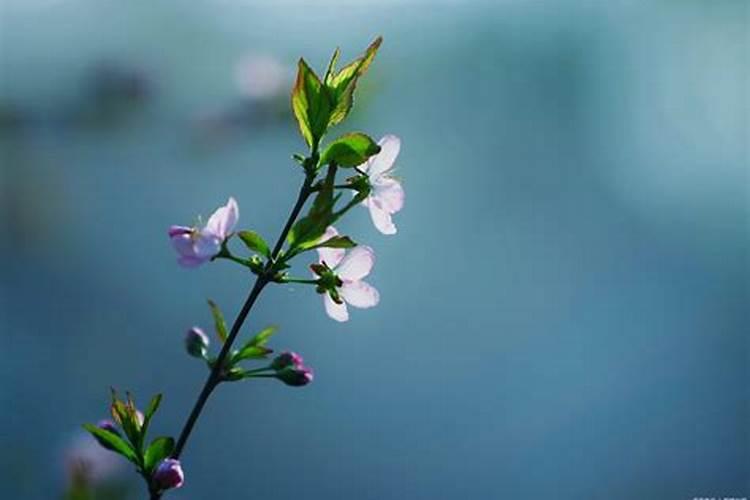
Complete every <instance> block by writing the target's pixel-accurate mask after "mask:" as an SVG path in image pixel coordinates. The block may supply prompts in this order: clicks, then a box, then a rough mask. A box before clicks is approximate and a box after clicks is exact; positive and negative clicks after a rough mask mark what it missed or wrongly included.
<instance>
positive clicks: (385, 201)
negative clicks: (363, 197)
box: [372, 176, 405, 214]
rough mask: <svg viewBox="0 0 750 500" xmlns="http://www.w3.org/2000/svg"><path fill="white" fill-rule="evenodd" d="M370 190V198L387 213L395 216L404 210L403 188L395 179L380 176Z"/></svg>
mask: <svg viewBox="0 0 750 500" xmlns="http://www.w3.org/2000/svg"><path fill="white" fill-rule="evenodd" d="M372 188H373V189H372V197H373V198H374V199H376V200H377V201H378V204H379V205H380V207H381V208H383V209H385V210H386V211H387V212H389V213H392V214H395V213H396V212H398V211H399V210H401V209H402V208H404V196H405V195H404V188H403V187H402V186H401V183H400V182H399V181H397V180H396V179H393V178H391V177H388V176H381V177H380V178H379V179H378V180H377V182H376V183H374V184H373V186H372Z"/></svg>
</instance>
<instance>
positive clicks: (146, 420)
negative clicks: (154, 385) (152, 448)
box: [141, 394, 162, 440]
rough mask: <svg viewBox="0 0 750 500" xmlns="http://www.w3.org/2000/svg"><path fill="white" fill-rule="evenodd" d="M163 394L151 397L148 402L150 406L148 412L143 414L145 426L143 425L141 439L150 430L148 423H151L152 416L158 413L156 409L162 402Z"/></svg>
mask: <svg viewBox="0 0 750 500" xmlns="http://www.w3.org/2000/svg"><path fill="white" fill-rule="evenodd" d="M161 398H162V395H161V394H157V395H156V396H154V397H153V398H151V401H150V402H149V403H148V407H147V408H146V412H145V413H144V414H143V426H142V427H141V440H142V439H143V437H144V436H146V432H147V431H148V424H149V423H151V418H152V417H153V416H154V414H155V413H156V410H158V409H159V405H160V404H161Z"/></svg>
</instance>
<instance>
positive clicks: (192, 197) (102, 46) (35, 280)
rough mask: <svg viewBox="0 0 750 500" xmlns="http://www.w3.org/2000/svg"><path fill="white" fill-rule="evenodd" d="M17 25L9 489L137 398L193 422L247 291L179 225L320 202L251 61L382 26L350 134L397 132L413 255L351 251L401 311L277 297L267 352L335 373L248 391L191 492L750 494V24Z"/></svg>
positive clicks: (266, 313) (276, 12)
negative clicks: (211, 304)
mask: <svg viewBox="0 0 750 500" xmlns="http://www.w3.org/2000/svg"><path fill="white" fill-rule="evenodd" d="M0 9H1V10H0V56H1V58H0V63H1V65H0V148H2V149H1V150H0V152H1V153H2V156H1V157H0V161H1V162H2V163H1V165H2V166H1V167H0V206H1V207H2V218H1V219H0V221H1V222H2V229H3V234H4V237H3V238H2V239H0V257H1V258H2V261H3V262H4V264H3V265H2V268H1V269H2V273H1V275H2V282H1V284H2V288H0V294H1V295H0V335H1V336H2V337H1V340H2V345H3V349H2V350H0V374H2V375H3V376H2V379H1V380H2V381H0V403H2V407H3V408H5V411H4V412H2V417H0V423H1V425H0V445H1V446H2V449H3V450H4V451H3V452H2V453H0V497H2V498H19V499H20V498H23V499H29V500H36V499H39V500H42V499H49V498H59V497H60V494H61V492H62V490H63V488H64V485H65V474H64V473H65V467H64V464H63V459H62V457H63V456H64V455H65V450H66V448H68V447H69V446H71V443H74V442H76V439H77V438H76V437H75V433H76V429H78V428H79V427H78V426H79V424H80V423H81V422H84V421H95V420H97V419H99V418H101V417H103V416H105V415H104V414H105V409H106V402H107V393H108V387H109V386H110V385H114V386H116V387H120V388H129V389H131V390H133V391H134V393H135V394H136V395H139V396H140V397H141V399H142V400H145V398H146V397H147V396H148V395H150V394H152V393H154V392H157V391H159V392H164V393H165V394H166V399H165V402H164V405H163V410H162V412H161V414H160V416H159V418H158V421H157V422H155V430H156V431H157V432H159V433H173V434H174V433H177V432H178V428H179V426H181V425H182V422H183V419H184V416H185V414H186V412H187V410H188V408H189V407H190V405H191V404H192V402H193V401H194V398H195V397H196V394H197V391H198V388H199V384H201V383H202V382H203V378H204V376H205V374H204V370H203V368H202V367H201V366H198V363H195V362H192V361H191V360H190V359H188V358H187V357H186V356H184V354H183V353H182V347H181V342H182V335H183V332H184V331H185V330H186V329H187V328H188V327H190V326H191V325H193V324H200V325H203V326H204V327H208V326H209V325H210V317H209V314H208V310H207V308H206V307H205V303H204V300H205V298H206V297H212V298H214V299H215V300H216V301H217V302H219V303H220V304H221V305H222V306H223V308H224V309H225V311H227V314H228V315H233V314H234V312H236V311H237V310H238V308H239V306H240V305H241V303H242V301H243V300H244V295H245V294H246V291H247V289H248V287H249V283H248V279H247V277H245V276H244V275H242V274H241V273H238V272H236V270H234V269H233V268H232V267H231V266H230V265H228V264H226V263H217V264H214V265H211V266H208V267H206V268H202V269H199V270H196V271H185V270H183V269H181V268H179V267H178V266H177V265H176V264H175V258H174V255H173V252H172V250H171V248H170V246H169V244H168V241H167V237H166V234H165V231H166V228H167V227H168V226H169V225H170V224H172V223H190V222H192V221H193V220H194V218H195V217H196V216H198V215H199V214H203V215H204V216H206V215H208V214H209V213H210V212H211V211H212V210H213V209H214V208H216V207H217V206H218V205H219V204H221V203H223V202H224V201H225V200H226V198H227V196H229V195H233V196H235V197H236V198H237V199H238V201H239V203H240V210H241V217H240V221H241V225H242V226H243V227H246V228H253V229H255V230H258V231H260V232H261V233H262V234H264V235H268V238H273V237H275V233H276V232H277V231H278V230H279V228H280V226H281V224H282V223H283V220H284V219H285V217H286V214H287V212H288V210H289V208H290V206H291V203H292V201H293V200H292V198H293V196H294V193H295V191H296V189H297V185H298V184H299V182H300V181H301V179H300V176H299V172H298V169H296V168H295V167H294V165H293V162H292V161H291V160H290V159H289V155H290V154H291V153H292V152H295V151H300V152H301V151H302V148H303V144H302V141H301V139H300V138H299V137H298V136H297V132H296V129H295V126H294V124H293V122H292V118H291V116H290V115H289V114H288V111H287V110H286V97H284V95H285V94H286V92H287V91H288V87H289V85H290V84H291V82H290V81H286V83H283V84H282V83H279V84H274V83H273V82H275V81H276V79H274V78H276V77H274V78H271V77H270V76H269V79H270V80H268V81H271V83H268V81H266V80H264V81H263V83H262V85H261V84H260V83H259V85H260V86H259V87H256V88H255V90H248V89H247V87H242V85H247V84H248V79H247V78H245V77H243V76H242V75H247V74H248V70H247V69H244V70H243V69H242V68H243V67H242V66H241V64H242V61H247V60H248V54H251V55H252V54H255V55H256V59H253V60H256V61H258V60H259V61H261V62H263V61H265V62H263V64H266V65H268V64H269V63H268V61H269V60H272V61H276V63H271V66H267V67H269V68H271V67H272V68H275V69H268V70H263V71H261V73H260V74H263V75H271V76H273V75H282V76H283V75H286V74H287V71H291V70H290V68H293V66H294V64H295V62H296V58H297V57H299V56H300V55H304V56H305V58H306V59H308V60H309V61H310V62H311V63H312V64H313V65H314V66H316V67H317V68H322V67H323V66H324V64H325V62H326V61H327V57H328V56H329V54H330V53H331V51H332V49H333V48H334V47H335V46H337V45H338V46H341V47H342V49H343V51H344V54H345V58H350V57H353V56H355V55H356V54H357V53H358V52H359V51H360V50H362V49H363V48H364V47H365V46H366V45H367V43H368V42H369V41H370V40H371V39H372V38H374V36H376V35H377V34H382V35H383V36H384V38H385V43H384V45H383V48H382V50H381V53H380V54H379V56H378V59H377V60H376V63H375V64H374V66H373V69H372V72H371V74H370V75H368V77H367V80H366V82H364V85H362V88H361V93H362V95H361V98H360V99H359V101H358V111H357V112H356V114H355V115H354V116H353V118H352V120H351V122H350V123H349V125H348V126H347V128H349V129H362V130H365V131H368V132H371V133H372V134H373V135H375V136H378V137H379V136H380V135H383V134H385V133H394V134H397V135H399V136H400V137H401V138H402V140H403V148H402V154H401V156H400V158H399V162H398V166H399V170H398V173H399V175H400V176H401V177H402V178H403V179H404V183H405V186H406V190H407V204H406V207H405V209H404V211H403V212H401V213H400V214H399V215H398V216H397V217H396V223H397V225H398V226H399V234H398V235H397V236H396V237H384V236H382V235H380V234H379V233H377V232H376V231H375V230H374V229H373V228H372V227H371V224H370V221H369V217H368V215H367V213H366V211H364V210H358V211H356V213H355V215H354V216H352V217H351V218H350V220H348V221H346V222H345V223H344V224H343V227H342V229H343V230H346V231H349V232H350V233H351V234H352V235H353V236H354V237H355V238H356V239H357V240H359V241H363V242H367V243H368V244H370V245H371V246H373V247H374V248H375V249H376V251H377V254H378V262H377V264H376V267H375V272H374V274H373V276H372V282H373V284H374V285H376V286H377V287H378V288H379V289H380V291H381V295H382V301H381V304H380V305H379V306H378V307H377V308H376V309H373V310H369V311H354V313H353V315H352V321H351V322H350V323H349V324H345V325H339V324H336V323H334V322H332V321H331V320H329V319H328V318H327V317H326V316H325V314H324V313H323V309H322V305H321V303H320V299H319V297H317V296H316V295H315V294H314V293H312V292H311V291H310V290H307V289H304V288H301V287H297V288H289V289H286V288H275V289H270V290H269V291H268V292H267V293H266V294H265V295H264V296H263V297H262V299H261V300H260V302H259V304H258V307H257V309H256V310H255V311H254V312H253V314H252V318H251V320H250V321H249V324H248V327H247V333H250V332H251V331H253V330H257V329H259V328H261V327H262V326H265V325H266V324H269V323H279V324H280V325H281V333H280V334H279V335H278V336H277V338H276V341H275V347H277V348H279V349H284V348H294V349H296V350H298V351H300V352H302V353H304V355H305V358H306V360H308V361H309V363H310V364H311V365H312V366H314V367H315V369H316V381H315V383H314V384H312V385H311V386H309V387H308V388H306V389H304V390H288V389H286V388H284V387H281V386H280V385H276V384H260V383H259V384H244V385H243V384H237V385H232V386H227V387H225V388H222V390H220V391H219V392H218V393H217V394H216V395H215V397H214V398H213V399H212V401H211V403H210V405H209V407H208V409H207V411H206V412H205V413H204V415H203V416H202V418H201V421H200V424H199V426H198V428H197V431H196V432H195V434H194V437H193V438H192V440H191V442H190V444H189V446H188V448H187V451H186V454H185V457H184V465H185V468H186V471H187V474H188V479H187V483H186V484H187V487H186V488H185V489H184V490H183V491H180V492H177V493H175V494H174V495H172V496H173V497H174V498H180V499H204V498H208V497H212V498H225V497H229V496H233V497H238V498H273V499H278V500H282V499H291V498H298V497H299V496H300V495H303V496H305V497H306V498H310V499H318V498H320V499H324V498H325V499H330V498H356V499H394V500H397V499H403V500H419V499H430V500H434V499H446V500H448V499H450V500H453V499H459V498H510V497H513V498H528V499H534V498H544V497H548V498H561V499H563V498H564V499H568V498H570V499H573V498H605V497H606V498H614V499H630V498H693V497H696V496H722V495H725V496H731V495H734V496H748V495H750V482H749V480H748V477H750V474H748V470H750V436H749V435H748V422H750V407H749V401H750V391H749V390H748V375H749V373H748V361H749V360H750V350H749V348H750V346H749V345H748V332H750V318H749V317H748V310H749V308H748V302H749V299H750V291H749V290H748V286H749V281H748V280H749V278H750V267H749V266H748V263H749V261H748V251H749V250H750V248H749V247H750V241H749V239H748V230H750V224H749V220H748V210H749V208H750V202H749V201H748V200H749V199H750V197H749V196H748V152H747V144H748V138H749V136H748V128H747V116H748V103H749V100H748V88H749V87H748V78H747V77H748V63H749V62H750V57H749V54H750V52H749V47H748V21H749V20H750V19H749V18H748V6H747V4H746V2H742V1H737V2H731V1H717V2H700V1H680V2H677V1H666V0H664V1H655V2H587V1H583V0H581V1H567V2H553V1H546V2H517V1H508V2H497V3H494V2H493V3H489V2H487V3H479V2H477V3H471V2H466V3H459V2H453V3H436V4H433V3H423V2H385V3H378V4H375V3H367V2H362V3H356V4H355V3H351V2H335V1H328V2H325V1H323V2H315V3H314V5H312V4H311V5H307V4H305V3H301V2H286V1H285V2H278V3H275V2H274V3H271V2H260V3H251V2H226V1H203V2H192V3H184V2H176V1H165V2H158V3H154V2H145V1H134V2H116V1H90V0H79V1H62V0H59V1H53V0H48V1H42V0H35V1H28V0H26V1H23V0H6V1H5V2H4V3H3V5H2V7H0ZM258 57H260V59H258ZM238 65H240V66H238ZM284 68H286V69H284ZM249 74H251V75H252V74H253V73H252V71H250V73H249ZM250 80H251V81H252V78H251V79H250ZM281 80H282V81H283V78H282V79H281ZM287 80H288V79H287ZM274 85H279V86H280V87H279V88H278V91H276V90H274V89H275V88H276V87H274ZM269 88H270V89H271V90H270V91H269V90H268V89H269ZM258 89H260V90H258ZM248 95H250V96H251V97H256V98H257V97H258V96H261V97H264V98H265V100H264V101H257V99H256V101H249V100H248V98H247V97H248ZM269 96H270V97H269ZM279 96H281V97H279ZM299 271H300V272H304V269H303V268H302V266H300V269H299ZM136 487H137V483H136ZM134 491H139V490H137V489H135V490H134ZM133 498H140V497H139V495H137V494H136V495H134V496H133Z"/></svg>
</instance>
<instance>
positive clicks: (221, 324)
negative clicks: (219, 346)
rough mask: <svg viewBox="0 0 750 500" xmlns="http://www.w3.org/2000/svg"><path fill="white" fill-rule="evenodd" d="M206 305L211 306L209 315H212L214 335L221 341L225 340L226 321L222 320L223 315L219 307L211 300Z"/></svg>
mask: <svg viewBox="0 0 750 500" xmlns="http://www.w3.org/2000/svg"><path fill="white" fill-rule="evenodd" d="M208 307H210V308H211V315H212V316H213V317H214V326H215V328H216V335H218V337H219V340H221V342H222V343H224V342H226V340H227V323H226V321H224V315H223V314H222V313H221V309H219V306H217V305H216V302H214V301H213V300H209V301H208Z"/></svg>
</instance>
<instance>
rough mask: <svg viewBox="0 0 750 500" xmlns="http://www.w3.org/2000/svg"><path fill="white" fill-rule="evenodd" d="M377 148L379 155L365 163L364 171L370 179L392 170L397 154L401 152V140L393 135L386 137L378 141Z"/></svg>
mask: <svg viewBox="0 0 750 500" xmlns="http://www.w3.org/2000/svg"><path fill="white" fill-rule="evenodd" d="M378 146H380V153H378V154H376V155H375V156H373V157H372V158H370V159H369V161H368V162H367V169H366V170H367V175H369V176H370V177H377V176H379V175H380V174H382V173H383V172H387V171H388V170H390V169H392V168H393V164H394V163H395V162H396V157H397V156H398V152H399V151H400V150H401V139H399V138H398V137H396V136H395V135H386V136H385V137H383V138H382V139H380V141H378Z"/></svg>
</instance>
